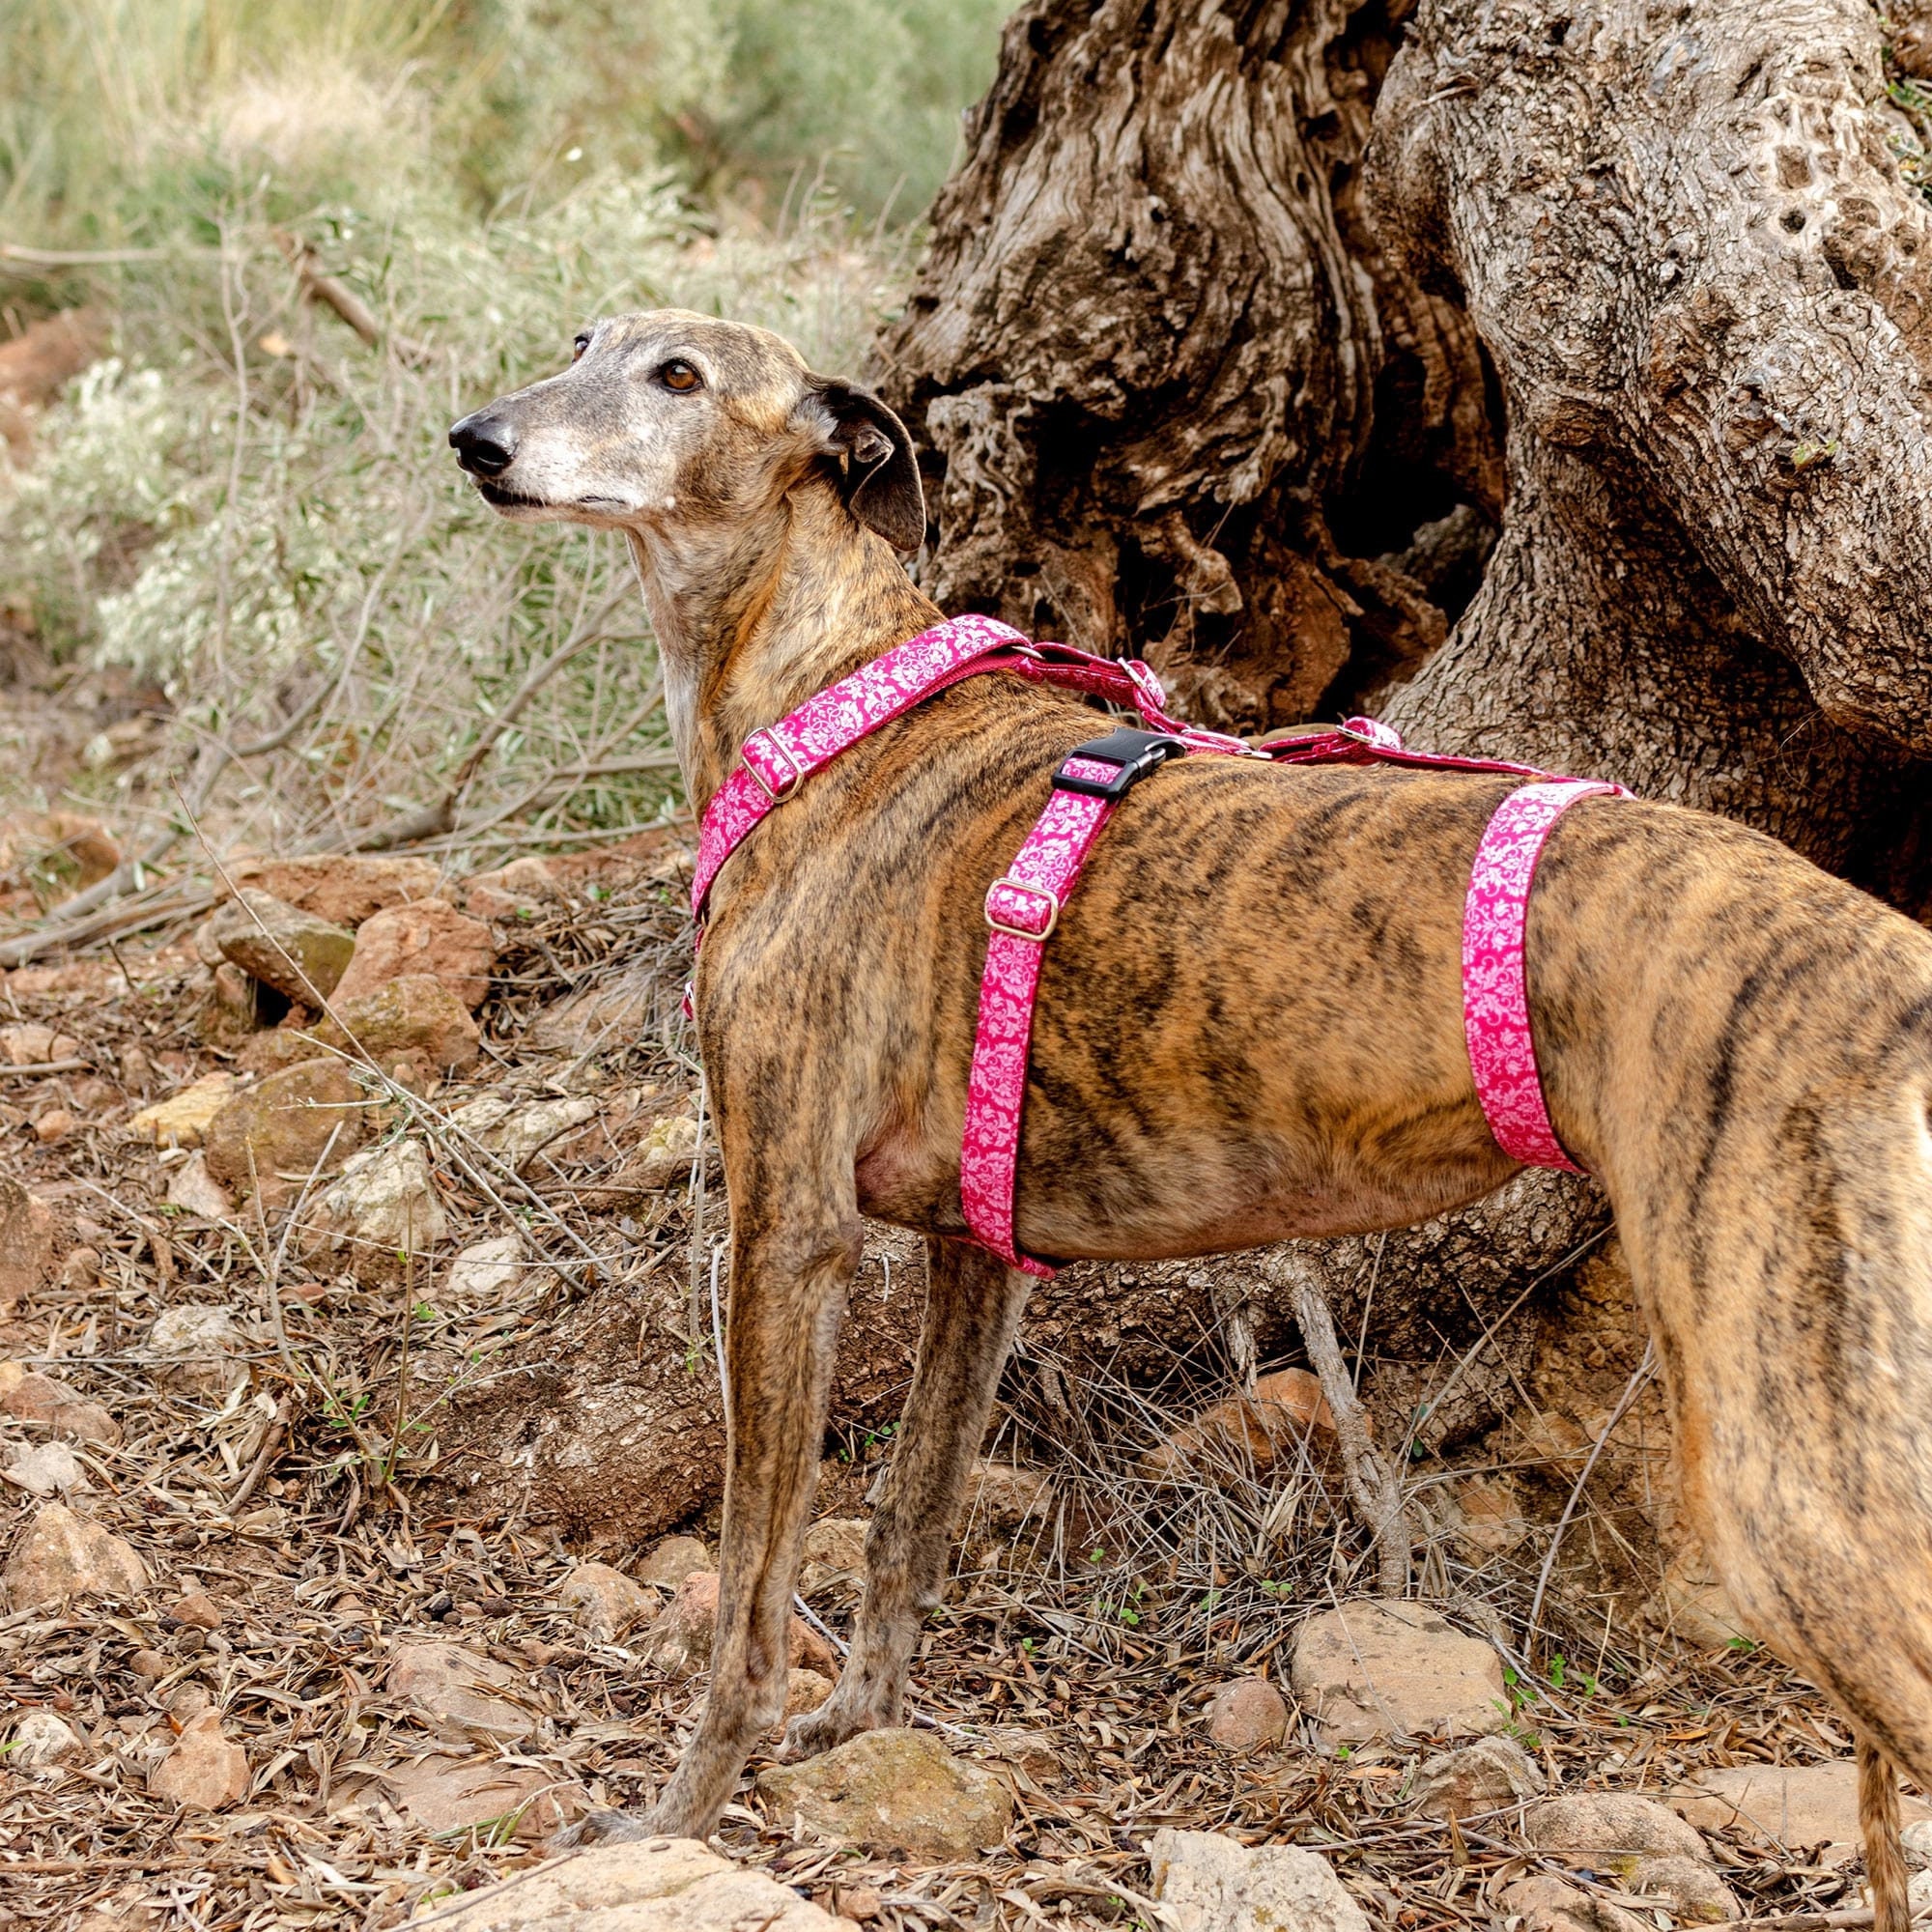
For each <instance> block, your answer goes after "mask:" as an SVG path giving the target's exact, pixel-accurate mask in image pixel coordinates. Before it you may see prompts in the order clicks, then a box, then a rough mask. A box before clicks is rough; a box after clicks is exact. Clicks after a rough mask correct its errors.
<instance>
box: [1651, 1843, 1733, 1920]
mask: <svg viewBox="0 0 1932 1932" xmlns="http://www.w3.org/2000/svg"><path fill="white" fill-rule="evenodd" d="M1624 1883H1625V1884H1626V1885H1627V1886H1629V1887H1630V1889H1632V1890H1633V1891H1634V1892H1636V1893H1638V1894H1639V1895H1640V1896H1642V1897H1644V1898H1661V1899H1662V1900H1664V1902H1665V1903H1666V1904H1668V1906H1669V1907H1670V1910H1671V1913H1672V1915H1673V1916H1674V1917H1675V1918H1678V1919H1679V1920H1680V1921H1681V1922H1683V1923H1684V1924H1687V1925H1721V1924H1723V1923H1724V1922H1725V1921H1726V1920H1727V1919H1732V1918H1743V1917H1744V1907H1743V1906H1742V1905H1740V1904H1739V1903H1738V1895H1737V1893H1736V1892H1734V1891H1733V1890H1732V1889H1730V1887H1729V1886H1727V1885H1726V1884H1725V1883H1724V1882H1723V1880H1722V1879H1720V1878H1719V1876H1718V1874H1717V1872H1716V1871H1715V1870H1714V1869H1713V1868H1712V1866H1711V1865H1710V1863H1709V1862H1708V1861H1705V1860H1703V1859H1679V1858H1657V1859H1644V1860H1641V1861H1639V1862H1638V1863H1637V1864H1636V1866H1635V1867H1634V1869H1633V1870H1632V1871H1630V1872H1628V1873H1627V1874H1626V1875H1625V1877H1624Z"/></svg>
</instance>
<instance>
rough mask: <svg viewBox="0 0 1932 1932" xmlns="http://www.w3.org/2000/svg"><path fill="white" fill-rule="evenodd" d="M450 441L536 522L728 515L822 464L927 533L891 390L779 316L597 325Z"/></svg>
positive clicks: (892, 539) (856, 510)
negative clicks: (866, 380)
mask: <svg viewBox="0 0 1932 1932" xmlns="http://www.w3.org/2000/svg"><path fill="white" fill-rule="evenodd" d="M449 440H450V445H451V447H452V448H454V449H455V451H456V460H457V461H458V462H459V463H460V464H462V466H463V468H464V469H467V470H468V471H469V474H470V475H471V476H472V477H473V478H474V479H475V483H476V488H477V491H478V493H479V494H480V495H481V496H482V497H483V499H484V501H485V502H487V503H488V504H490V506H491V507H492V508H493V509H495V510H497V511H498V512H499V513H500V514H501V515H503V516H505V517H511V518H515V519H517V520H518V521H520V522H526V523H543V522H557V521H564V522H570V523H580V524H593V525H597V526H601V527H604V528H627V529H634V530H637V531H639V532H649V531H651V530H653V529H669V528H672V527H675V526H683V527H687V528H689V527H691V526H694V525H709V526H714V527H728V526H731V525H733V524H736V523H739V522H742V521H743V520H744V519H745V518H746V517H748V516H751V515H755V514H756V513H757V512H759V511H760V510H761V509H763V508H765V507H766V506H768V505H770V504H773V503H775V502H776V501H777V500H778V499H779V498H781V497H782V496H783V495H784V493H785V492H786V491H788V490H790V489H792V488H794V487H795V486H796V485H797V484H798V483H799V482H800V481H801V480H802V479H804V478H805V477H807V476H810V475H812V474H814V473H819V474H825V475H827V476H829V477H830V478H832V479H833V480H834V481H836V483H837V484H838V489H839V491H840V493H841V495H842V496H843V497H844V500H845V503H846V505H847V507H848V508H849V509H850V510H851V512H852V515H853V516H854V517H855V518H857V520H858V521H859V522H860V523H861V524H863V525H865V526H867V528H868V529H872V530H876V531H877V532H878V534H879V535H880V536H882V537H884V538H885V539H886V541H887V542H888V543H890V544H892V545H894V546H895V548H896V549H899V550H917V549H918V548H919V546H920V544H921V543H923V541H924V538H925V499H924V497H923V494H922V492H921V489H920V482H919V467H918V464H917V463H916V462H915V460H914V457H913V447H912V439H911V438H910V437H909V436H908V435H907V434H906V432H905V426H904V424H902V423H901V422H900V421H899V419H898V417H897V416H895V414H894V413H893V412H892V411H891V410H889V409H888V408H887V407H886V406H885V404H884V403H882V402H881V401H880V400H879V399H878V397H876V396H874V395H872V394H870V393H869V392H868V391H867V390H865V389H861V388H858V387H856V386H854V385H853V384H849V383H840V382H835V381H832V380H830V379H828V378H826V377H823V376H815V375H813V374H812V373H811V371H810V369H808V368H807V367H806V366H805V360H804V358H803V357H802V356H801V355H799V353H798V351H797V350H795V349H794V348H793V347H792V346H791V344H790V343H788V342H786V341H785V340H784V338H783V337H782V336H778V335H774V334H772V333H771V331H770V330H769V329H763V328H752V327H746V326H745V325H744V324H742V323H734V322H720V321H718V320H717V319H716V318H715V317H711V316H703V315H694V314H692V313H690V312H689V311H688V310H685V309H674V308H663V309H649V310H646V311H644V312H643V313H642V314H639V315H624V316H617V317H615V318H613V319H611V320H610V321H607V322H600V323H597V324H595V325H593V326H592V327H589V328H586V329H585V330H584V331H583V332H582V334H581V335H580V336H578V338H577V345H576V355H575V358H574V359H573V360H572V362H571V365H570V367H569V368H568V369H565V370H563V371H561V372H560V373H559V374H557V375H555V376H552V377H550V378H548V379H547V380H546V381H544V382H541V383H535V384H531V385H530V387H528V388H527V389H519V390H518V391H517V392H516V393H515V394H514V395H509V396H504V397H502V398H501V399H500V400H498V401H497V402H494V403H491V404H489V405H488V406H487V407H486V408H484V409H480V410H478V411H476V412H474V413H473V414H471V415H467V416H465V417H464V418H463V420H462V421H461V422H460V423H458V424H457V425H456V426H455V428H453V429H452V430H451V431H450V432H449Z"/></svg>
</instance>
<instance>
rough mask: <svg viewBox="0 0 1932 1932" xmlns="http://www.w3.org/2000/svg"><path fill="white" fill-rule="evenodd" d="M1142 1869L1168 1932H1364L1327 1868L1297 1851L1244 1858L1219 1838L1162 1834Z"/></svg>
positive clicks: (1355, 1908) (1274, 1849) (1240, 1848)
mask: <svg viewBox="0 0 1932 1932" xmlns="http://www.w3.org/2000/svg"><path fill="white" fill-rule="evenodd" d="M1148 1862H1149V1863H1150V1864H1151V1866H1152V1868H1153V1895H1154V1897H1155V1899H1156V1900H1157V1901H1158V1902H1159V1903H1160V1904H1162V1905H1165V1906H1166V1907H1167V1908H1168V1910H1169V1912H1170V1913H1171V1914H1172V1917H1173V1932H1290V1928H1293V1932H1369V1921H1368V1919H1367V1918H1366V1917H1365V1916H1364V1914H1363V1912H1362V1908H1361V1907H1360V1906H1359V1905H1357V1904H1356V1903H1355V1901H1354V1900H1353V1899H1352V1898H1350V1896H1349V1894H1348V1892H1347V1891H1346V1890H1344V1889H1343V1887H1342V1882H1341V1880H1340V1879H1338V1878H1337V1877H1336V1876H1335V1874H1334V1872H1333V1871H1332V1870H1331V1869H1330V1868H1329V1864H1328V1861H1327V1860H1326V1859H1324V1858H1322V1857H1321V1856H1320V1854H1318V1853H1315V1852H1307V1851H1303V1850H1302V1849H1301V1848H1300V1846H1298V1845H1263V1846H1260V1847H1257V1848H1256V1849H1255V1850H1253V1851H1250V1850H1249V1849H1248V1848H1247V1847H1246V1846H1245V1845H1241V1844H1237V1843H1236V1841H1235V1840H1234V1839H1233V1838H1230V1837H1227V1836H1225V1835H1223V1834H1222V1833H1219V1832H1177V1831H1175V1830H1174V1829H1173V1828H1172V1827H1171V1826H1166V1827H1163V1828H1162V1829H1161V1830H1160V1831H1158V1832H1156V1833H1154V1835H1153V1842H1152V1843H1151V1845H1150V1846H1149V1847H1148Z"/></svg>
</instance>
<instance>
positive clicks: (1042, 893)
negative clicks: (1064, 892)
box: [986, 878, 1060, 944]
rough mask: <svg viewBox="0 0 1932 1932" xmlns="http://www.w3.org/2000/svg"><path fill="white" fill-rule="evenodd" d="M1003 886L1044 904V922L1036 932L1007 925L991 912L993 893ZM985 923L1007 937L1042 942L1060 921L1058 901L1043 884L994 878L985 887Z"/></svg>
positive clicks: (1011, 891)
mask: <svg viewBox="0 0 1932 1932" xmlns="http://www.w3.org/2000/svg"><path fill="white" fill-rule="evenodd" d="M1002 887H1004V888H1005V889H1006V890H1007V891H1008V892H1009V893H1018V894H1020V895H1022V896H1023V897H1025V898H1030V899H1039V900H1041V901H1043V902H1044V904H1045V906H1046V923H1045V924H1044V925H1043V926H1041V927H1040V929H1039V930H1038V931H1037V932H1029V931H1028V930H1027V929H1026V927H1025V926H1023V925H1008V924H1007V923H1005V922H1004V921H1002V920H1000V919H998V918H996V917H995V916H994V913H993V895H994V894H995V893H997V892H999V891H1000V890H1001V888H1002ZM986 923H987V924H988V925H990V926H991V927H992V928H993V930H994V931H995V932H1004V933H1005V934H1006V935H1007V937H1008V938H1009V939H1031V940H1034V941H1036V942H1037V943H1039V944H1044V943H1045V942H1046V941H1047V940H1049V939H1051V938H1052V937H1053V928H1054V927H1055V926H1056V925H1058V924H1059V923H1060V901H1059V900H1058V899H1057V898H1055V897H1054V895H1052V894H1051V893H1050V892H1048V891H1047V889H1046V888H1045V887H1044V886H1030V885H1028V884H1027V882H1026V881H1025V880H1024V879H1010V878H1009V879H995V880H994V881H993V883H992V884H991V885H990V886H988V887H987V888H986Z"/></svg>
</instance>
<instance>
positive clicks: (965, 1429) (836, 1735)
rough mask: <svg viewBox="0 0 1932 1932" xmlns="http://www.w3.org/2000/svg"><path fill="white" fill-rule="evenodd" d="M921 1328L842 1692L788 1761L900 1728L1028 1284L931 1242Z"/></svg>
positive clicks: (794, 1734)
mask: <svg viewBox="0 0 1932 1932" xmlns="http://www.w3.org/2000/svg"><path fill="white" fill-rule="evenodd" d="M925 1253H926V1292H925V1321H924V1323H923V1326H922V1328H921V1330H920V1338H919V1362H918V1366H917V1367H916V1368H915V1369H914V1371H913V1381H912V1393H911V1395H910V1396H909V1397H908V1399H907V1402H906V1412H905V1426H904V1427H903V1429H901V1431H900V1432H899V1437H898V1440H897V1442H896V1444H895V1447H894V1450H893V1460H892V1465H891V1467H890V1469H889V1471H888V1473H887V1476H886V1488H885V1493H884V1495H883V1496H882V1498H881V1499H880V1502H879V1506H878V1508H877V1509H876V1510H875V1511H874V1512H873V1515H872V1526H871V1529H870V1531H869V1532H868V1533H867V1538H866V1599H865V1604H864V1606H863V1608H862V1609H861V1610H860V1613H859V1622H858V1627H857V1629H856V1630H855V1631H854V1633H853V1639H852V1655H851V1657H850V1658H849V1659H848V1660H847V1661H846V1664H845V1669H844V1672H843V1673H842V1675H841V1676H840V1677H839V1679H838V1689H837V1690H834V1691H833V1693H832V1695H831V1696H830V1697H829V1698H828V1699H827V1700H826V1701H825V1703H823V1704H822V1705H820V1706H819V1708H818V1709H817V1710H816V1711H808V1712H806V1713H805V1714H804V1715H803V1716H802V1717H797V1718H794V1719H792V1721H791V1724H790V1727H789V1728H788V1729H787V1731H786V1733H785V1754H786V1755H787V1756H789V1757H810V1756H811V1755H812V1754H813V1753H814V1752H817V1751H822V1750H829V1749H831V1748H832V1747H833V1746H834V1745H838V1744H842V1743H843V1742H844V1741H845V1740H846V1739H847V1738H849V1737H854V1736H856V1735H857V1734H858V1733H859V1732H861V1731H868V1730H877V1729H880V1728H882V1727H885V1726H888V1725H892V1724H895V1723H897V1722H898V1721H899V1717H900V1707H901V1704H902V1702H903V1700H904V1696H905V1680H906V1666H907V1665H908V1663H910V1662H911V1660H912V1652H913V1646H914V1644H915V1643H916V1642H917V1641H918V1638H919V1620H920V1616H921V1614H922V1613H923V1611H925V1610H928V1609H930V1608H931V1607H932V1606H933V1605H936V1604H937V1603H938V1602H939V1600H940V1586H941V1584H942V1583H943V1581H944V1579H945V1576H946V1559H947V1554H948V1552H949V1550H950V1549H951V1548H952V1530H953V1522H954V1519H955V1518H956V1517H957V1515H958V1511H959V1502H960V1497H961V1496H962V1495H963V1493H964V1492H965V1488H966V1475H967V1471H968V1470H969V1469H970V1468H971V1466H972V1462H973V1458H974V1456H975V1454H977V1452H978V1450H979V1447H980V1441H981V1440H982V1438H983V1437H984V1435H985V1433H986V1420H987V1417H988V1416H989V1415H990V1414H991V1412H992V1406H993V1397H994V1394H995V1392H996V1391H997V1389H998V1387H999V1382H1000V1371H1001V1369H1002V1368H1003V1367H1004V1366H1005V1364H1006V1359H1007V1352H1008V1350H1009V1349H1010V1348H1011V1347H1012V1340H1013V1331H1014V1330H1015V1329H1016V1328H1017V1327H1018V1325H1019V1319H1020V1310H1021V1308H1022V1307H1023V1306H1024V1305H1025V1302H1026V1293H1027V1277H1026V1276H1025V1275H1023V1274H1021V1273H1019V1272H1018V1270H1016V1269H1013V1268H1009V1267H1007V1266H1006V1265H1005V1264H1004V1263H1002V1262H1000V1261H999V1260H998V1259H996V1258H995V1257H994V1256H992V1255H989V1254H986V1253H985V1252H984V1251H983V1250H982V1249H980V1248H970V1247H967V1246H965V1245H963V1244H962V1243H960V1242H957V1241H928V1242H927V1243H926V1244H925Z"/></svg>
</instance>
